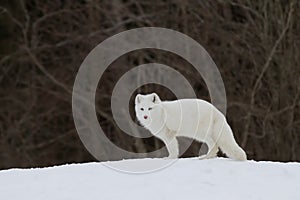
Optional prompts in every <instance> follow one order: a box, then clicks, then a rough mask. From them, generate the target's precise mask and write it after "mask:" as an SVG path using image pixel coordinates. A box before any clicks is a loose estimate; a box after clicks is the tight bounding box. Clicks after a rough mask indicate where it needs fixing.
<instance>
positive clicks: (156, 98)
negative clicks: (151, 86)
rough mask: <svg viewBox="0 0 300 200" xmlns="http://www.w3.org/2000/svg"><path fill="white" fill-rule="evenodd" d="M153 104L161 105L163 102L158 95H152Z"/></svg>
mask: <svg viewBox="0 0 300 200" xmlns="http://www.w3.org/2000/svg"><path fill="white" fill-rule="evenodd" d="M152 102H153V103H160V102H161V100H160V98H159V96H158V95H157V94H156V93H152Z"/></svg>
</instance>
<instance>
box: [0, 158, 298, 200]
mask: <svg viewBox="0 0 300 200" xmlns="http://www.w3.org/2000/svg"><path fill="white" fill-rule="evenodd" d="M163 162H166V163H167V162H168V161H167V160H165V159H138V160H123V161H116V162H110V164H113V166H115V167H118V168H124V167H128V168H129V167H137V168H143V167H145V168H147V167H149V166H153V165H154V166H155V165H160V164H161V163H163ZM104 164H107V163H104ZM104 164H103V163H87V164H72V165H64V166H58V167H50V168H42V169H10V170H3V171H0V199H1V200H17V199H18V200H19V199H20V200H56V199H58V200H60V199H61V200H68V199H70V200H85V199H104V200H109V199H118V200H121V199H128V200H131V199H139V200H140V199H142V200H148V199H149V200H156V199H172V200H173V199H203V200H210V199H214V200H215V199H230V200H235V199H237V200H248V199H249V200H250V199H251V200H252V199H271V200H276V199H280V200H282V199H285V200H299V199H300V192H299V189H300V163H279V162H264V161H261V162H255V161H245V162H237V161H232V160H229V159H225V158H216V159H208V160H199V159H197V158H188V159H179V160H178V161H176V162H174V164H172V165H170V166H169V167H166V168H164V169H162V170H158V171H155V172H152V173H146V174H129V173H121V172H119V171H116V170H112V169H110V168H109V167H107V166H105V165H104Z"/></svg>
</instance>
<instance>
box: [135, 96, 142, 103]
mask: <svg viewBox="0 0 300 200" xmlns="http://www.w3.org/2000/svg"><path fill="white" fill-rule="evenodd" d="M141 98H142V95H140V94H138V95H136V97H135V104H139V103H141Z"/></svg>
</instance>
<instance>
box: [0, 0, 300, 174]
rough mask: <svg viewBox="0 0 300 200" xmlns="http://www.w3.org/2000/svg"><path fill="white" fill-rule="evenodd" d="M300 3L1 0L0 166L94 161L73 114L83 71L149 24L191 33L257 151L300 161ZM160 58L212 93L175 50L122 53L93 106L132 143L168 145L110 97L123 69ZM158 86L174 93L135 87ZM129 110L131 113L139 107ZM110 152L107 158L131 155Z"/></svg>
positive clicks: (231, 115)
mask: <svg viewBox="0 0 300 200" xmlns="http://www.w3.org/2000/svg"><path fill="white" fill-rule="evenodd" d="M299 8H300V1H298V0H294V1H292V0H290V1H286V0H265V1H249V0H232V1H231V0H216V1H202V0H195V1H180V0H165V1H162V0H145V1H139V0H103V1H100V0H99V1H97V0H80V1H72V0H45V1H39V0H16V1H10V0H1V1H0V169H6V168H11V167H38V166H39V167H42V166H51V165H58V164H63V163H73V162H88V161H95V159H94V158H93V157H92V156H91V155H90V154H89V153H88V152H87V150H86V149H85V147H84V146H83V144H82V143H81V141H80V139H79V136H78V134H77V132H76V129H75V126H74V122H73V118H72V107H71V95H72V87H73V83H74V80H75V76H76V73H77V71H78V69H79V66H80V64H81V63H82V61H83V59H84V58H85V57H86V56H87V54H88V53H89V52H90V51H91V50H92V49H93V48H94V47H95V46H96V45H97V44H99V43H100V42H102V41H103V40H105V39H106V38H108V37H110V36H112V35H114V34H117V33H119V32H122V31H125V30H128V29H132V28H137V27H149V26H155V27H164V28H170V29H173V30H177V31H180V32H182V33H184V34H187V35H188V36H190V37H192V38H193V39H195V40H196V41H197V42H199V43H200V44H201V45H203V47H204V48H205V49H206V50H207V51H208V52H209V54H210V55H211V57H212V58H213V60H214V61H215V63H216V64H217V66H218V67H219V70H220V72H221V75H222V78H223V80H224V84H225V88H226V93H227V101H228V111H227V119H228V122H229V124H230V125H231V126H232V129H233V131H234V135H235V138H236V140H237V142H238V143H239V144H240V145H241V146H242V147H243V148H244V149H245V151H246V152H247V154H248V157H249V159H255V160H272V161H284V162H286V161H300V148H299V147H300V136H299V131H300V50H299V46H300V23H299V19H300V10H299ZM174 42H176V41H174ZM151 62H157V63H162V64H166V65H168V66H172V67H173V68H174V69H176V70H178V71H179V72H180V73H181V74H183V75H184V76H185V77H186V78H187V80H189V81H190V83H191V84H192V86H193V87H194V89H195V91H196V93H197V96H198V98H202V99H205V100H208V101H209V100H210V99H209V94H208V91H207V88H206V85H205V83H204V81H203V80H202V78H201V76H200V75H199V74H197V73H196V71H195V69H193V67H192V66H191V65H190V64H189V63H188V62H186V61H185V60H183V59H182V58H180V57H179V56H177V55H173V54H171V53H169V52H164V51H161V50H155V49H148V50H139V51H134V52H131V53H128V54H126V55H123V56H121V57H120V58H118V59H117V60H116V61H115V62H114V63H112V64H111V65H110V66H109V68H108V69H107V70H106V71H105V73H104V75H103V77H102V78H101V80H100V82H99V86H98V90H97V98H96V106H97V110H98V119H99V123H100V124H101V126H102V128H103V129H104V131H105V133H106V135H107V137H109V138H110V140H111V141H112V142H114V143H115V144H116V145H118V146H120V147H122V148H124V149H126V150H128V151H132V152H150V151H153V150H155V149H159V148H161V147H163V143H162V142H161V141H159V140H158V139H156V138H154V137H152V138H147V139H138V138H133V137H130V136H128V135H126V134H125V133H123V132H122V131H121V130H120V129H119V128H118V127H117V126H116V124H115V122H114V120H113V118H112V114H111V108H110V96H111V93H112V90H113V88H114V85H115V84H116V82H117V81H118V79H119V78H120V77H121V76H122V75H123V74H124V73H125V72H127V71H128V70H130V69H131V68H133V67H135V66H137V65H140V64H143V63H151ZM154 91H155V92H156V93H158V94H159V95H160V96H161V98H162V99H167V100H172V99H175V96H174V94H173V93H172V92H171V91H169V90H168V89H167V88H164V87H162V86H159V85H155V84H152V85H145V86H143V87H141V88H139V89H138V90H137V91H136V92H135V94H136V93H137V92H143V93H148V92H154ZM133 98H134V97H132V100H133ZM130 105H132V106H131V108H133V101H132V102H131V104H130ZM131 114H132V117H133V119H134V118H135V117H134V113H133V109H132V110H131ZM180 143H181V144H184V143H186V139H183V138H182V139H180ZM199 147H200V144H199V143H196V142H193V145H192V146H191V147H190V148H189V149H188V150H187V151H186V152H182V153H183V157H188V156H196V155H197V154H198V151H199ZM101 148H103V151H105V147H100V149H101ZM106 154H107V160H111V159H114V160H118V159H122V158H119V157H117V156H112V155H110V154H109V152H106ZM161 156H163V155H161ZM110 158H111V159H110Z"/></svg>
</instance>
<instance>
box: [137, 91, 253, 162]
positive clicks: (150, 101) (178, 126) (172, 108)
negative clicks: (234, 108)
mask: <svg viewBox="0 0 300 200" xmlns="http://www.w3.org/2000/svg"><path fill="white" fill-rule="evenodd" d="M135 112H136V116H137V119H138V120H139V122H140V123H141V124H142V125H143V126H144V127H145V128H146V129H148V130H149V131H150V132H151V133H152V134H153V135H155V136H156V137H158V138H159V139H161V140H162V141H163V142H164V143H165V145H166V147H167V149H168V152H169V156H168V158H177V157H178V155H179V148H178V141H177V139H176V137H177V136H183V137H188V138H192V139H195V140H197V141H201V142H205V143H206V144H207V146H208V153H207V154H206V155H203V156H200V157H199V158H201V159H204V158H213V157H216V156H217V152H218V150H219V148H220V149H221V150H222V151H223V152H224V153H225V154H226V155H227V156H228V157H229V158H232V159H235V160H247V156H246V153H245V152H244V151H243V149H242V148H241V147H239V145H238V144H237V143H236V141H235V139H234V136H233V133H232V130H231V128H230V126H229V125H228V123H227V121H226V118H225V116H224V115H223V114H222V113H221V112H220V111H219V110H218V109H217V108H215V107H214V106H213V105H212V104H210V103H208V102H207V101H204V100H200V99H180V100H176V101H161V100H160V98H159V96H158V95H157V94H156V93H152V94H147V95H141V94H138V95H137V96H136V98H135Z"/></svg>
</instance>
